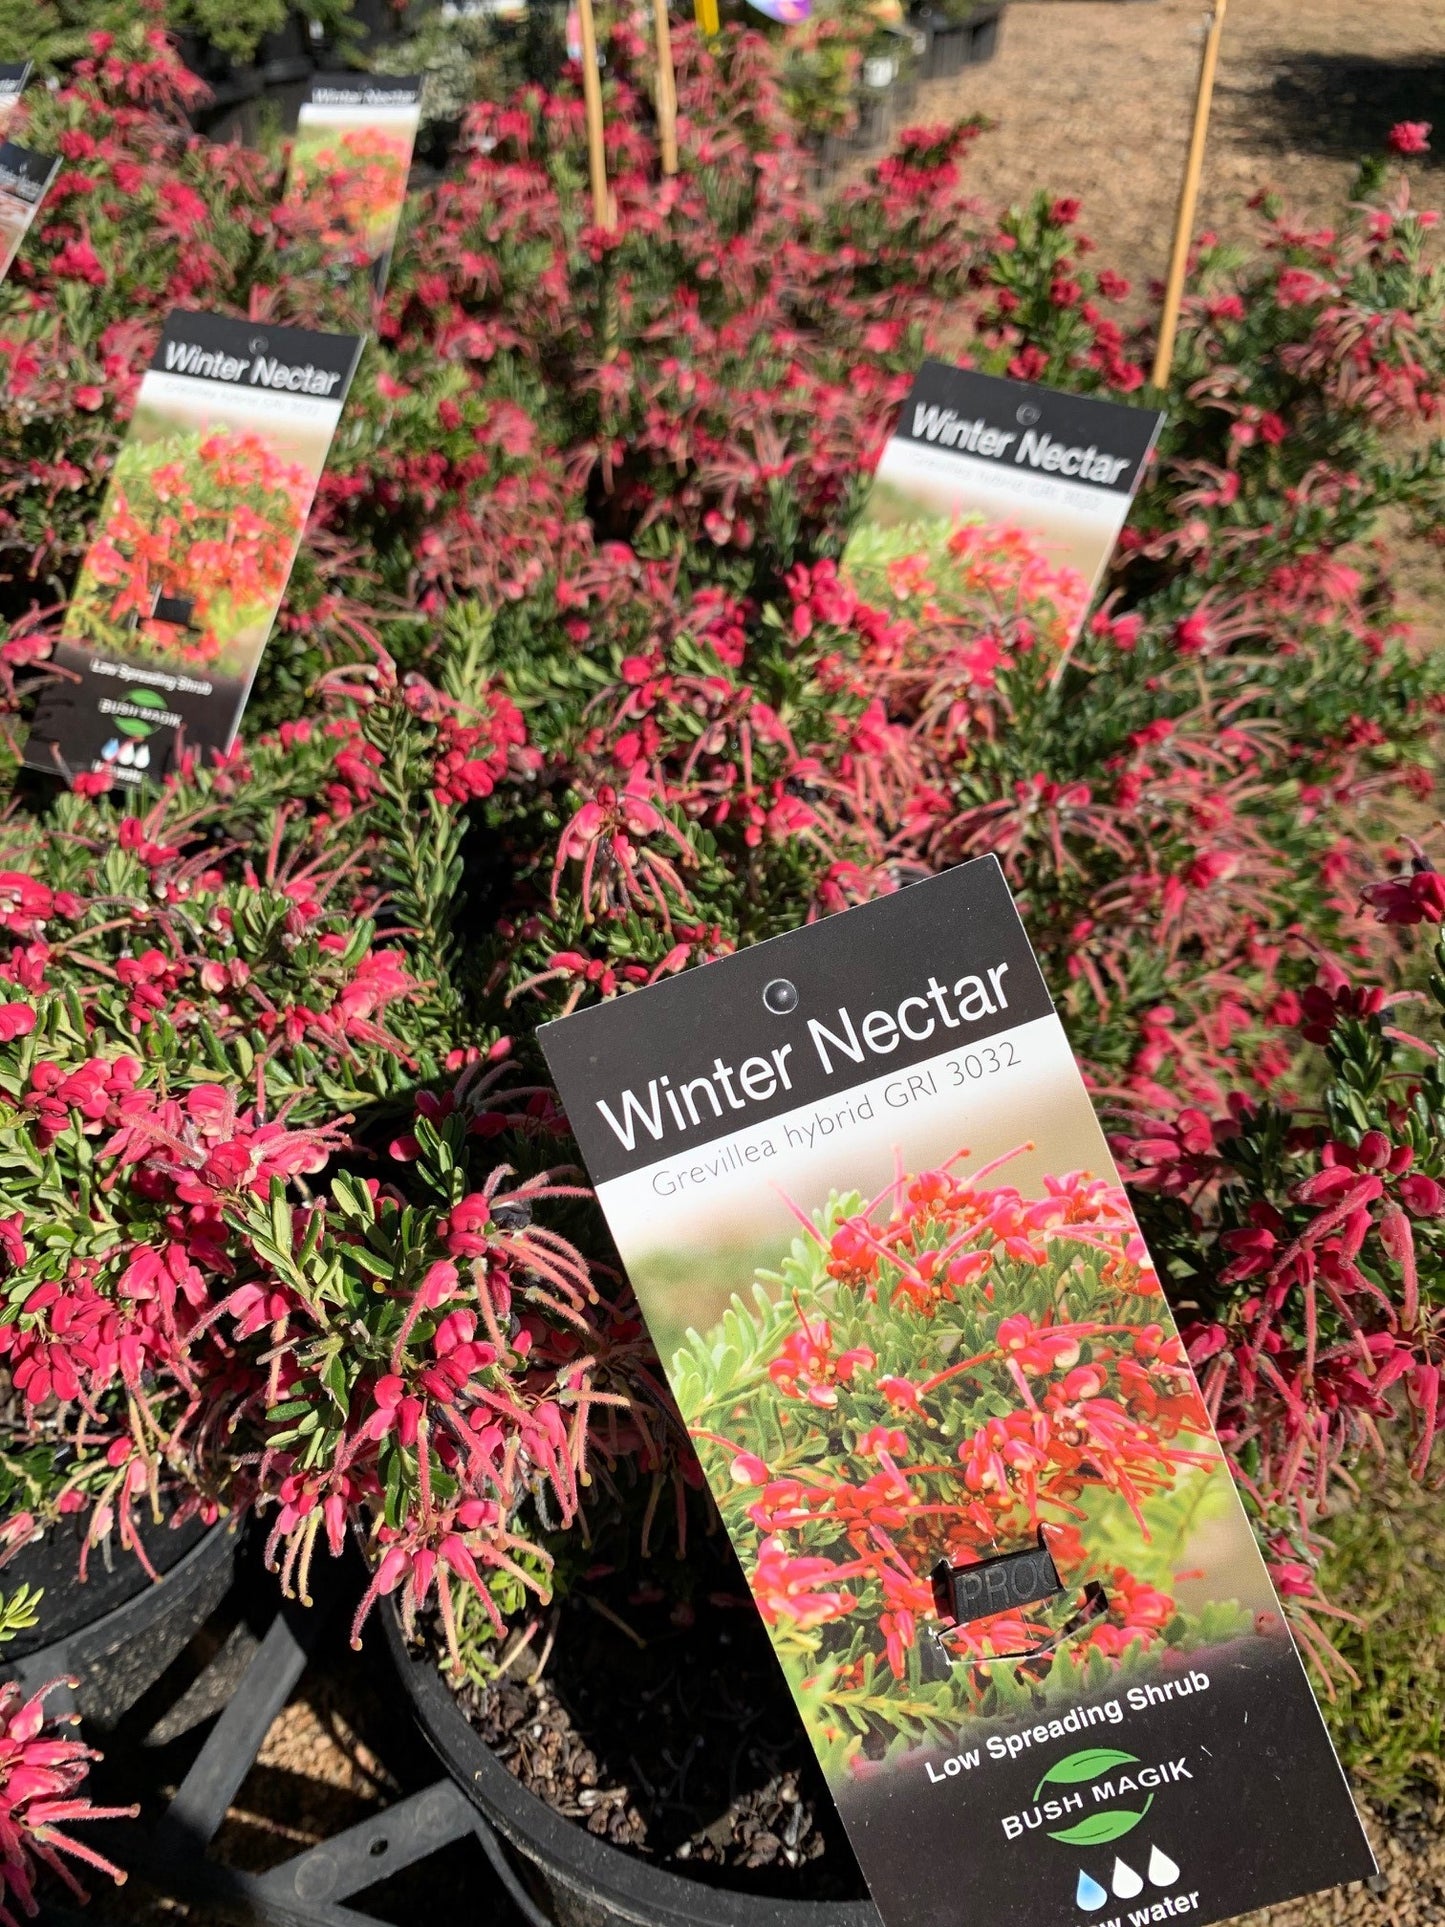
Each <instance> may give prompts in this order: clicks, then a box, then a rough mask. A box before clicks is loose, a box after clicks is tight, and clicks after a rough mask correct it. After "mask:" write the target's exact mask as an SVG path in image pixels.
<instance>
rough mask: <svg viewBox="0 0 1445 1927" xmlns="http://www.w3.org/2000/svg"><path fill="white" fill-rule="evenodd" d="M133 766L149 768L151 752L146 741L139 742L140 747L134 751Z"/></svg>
mask: <svg viewBox="0 0 1445 1927" xmlns="http://www.w3.org/2000/svg"><path fill="white" fill-rule="evenodd" d="M135 766H136V768H137V769H149V768H150V766H151V753H150V747H149V745H148V744H146V743H142V744H141V746H140V748H139V749H138V750H137V751H136V753H135Z"/></svg>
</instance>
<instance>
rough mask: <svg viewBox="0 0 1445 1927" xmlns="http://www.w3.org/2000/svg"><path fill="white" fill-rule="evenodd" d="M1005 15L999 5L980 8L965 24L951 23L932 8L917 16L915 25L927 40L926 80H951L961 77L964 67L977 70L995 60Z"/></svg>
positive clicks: (924, 54)
mask: <svg viewBox="0 0 1445 1927" xmlns="http://www.w3.org/2000/svg"><path fill="white" fill-rule="evenodd" d="M1003 15H1004V9H1003V6H1002V5H1000V6H994V7H979V8H977V9H976V10H975V11H974V12H973V13H971V14H970V15H969V16H968V18H967V19H966V20H953V19H950V18H949V16H948V15H947V14H943V13H938V12H936V11H934V10H933V9H932V8H927V9H925V10H924V11H923V12H922V13H921V14H919V15H918V16H916V24H917V25H918V26H920V27H921V28H922V29H923V32H924V34H925V36H926V44H925V46H924V50H923V63H922V69H921V71H922V77H923V79H925V80H948V79H951V78H952V77H953V76H954V75H955V74H961V73H962V72H963V70H964V68H965V67H977V66H979V65H981V64H982V63H983V62H984V61H985V60H992V59H993V57H994V55H995V54H996V53H997V52H998V42H999V28H1000V23H1001V22H1002V20H1003Z"/></svg>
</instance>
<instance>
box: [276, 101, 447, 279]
mask: <svg viewBox="0 0 1445 1927" xmlns="http://www.w3.org/2000/svg"><path fill="white" fill-rule="evenodd" d="M420 124H421V76H420V75H419V74H406V75H400V74H356V73H338V74H318V75H317V76H316V78H315V79H314V80H313V81H312V83H311V88H310V91H309V93H308V94H307V96H306V99H305V100H304V101H303V102H302V104H301V111H300V113H299V114H298V115H297V119H296V138H295V140H294V141H293V143H292V146H291V160H290V165H289V166H288V168H287V170H286V187H285V191H284V193H283V195H282V200H283V203H284V204H286V205H288V206H291V207H305V208H306V209H307V210H308V211H309V212H313V213H316V214H318V215H319V216H320V218H321V220H322V221H323V223H324V224H325V230H326V232H327V234H328V235H329V236H330V237H332V238H334V240H335V242H336V244H337V246H338V248H340V249H341V250H342V251H343V252H345V253H346V254H349V255H350V256H351V257H352V258H353V259H354V261H355V262H356V265H357V266H358V267H365V268H366V269H367V270H368V272H369V273H370V275H371V279H372V283H373V286H374V287H375V289H376V292H377V293H378V294H380V293H382V291H383V290H384V289H385V287H386V277H387V275H388V273H389V272H390V270H391V251H392V248H393V247H394V246H395V243H396V230H397V227H398V225H399V224H400V221H401V210H402V207H403V206H404V205H405V202H406V183H407V176H408V175H409V174H410V172H411V157H412V150H413V148H414V147H415V146H416V131H417V128H418V127H419V126H420Z"/></svg>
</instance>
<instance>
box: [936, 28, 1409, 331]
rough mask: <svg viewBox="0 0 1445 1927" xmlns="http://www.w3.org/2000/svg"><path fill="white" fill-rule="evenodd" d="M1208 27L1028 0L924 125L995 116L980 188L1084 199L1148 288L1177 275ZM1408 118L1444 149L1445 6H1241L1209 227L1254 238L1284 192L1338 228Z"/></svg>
mask: <svg viewBox="0 0 1445 1927" xmlns="http://www.w3.org/2000/svg"><path fill="white" fill-rule="evenodd" d="M1204 17H1205V15H1204V8H1203V7H1202V6H1201V4H1200V0H1015V3H1014V4H1013V5H1011V6H1010V7H1009V9H1008V12H1007V14H1006V15H1005V17H1004V22H1003V34H1002V41H1001V45H1000V48H999V51H998V54H997V56H996V57H995V58H994V59H993V60H992V61H991V62H989V63H988V64H987V65H985V66H982V67H974V68H969V69H966V70H965V71H964V72H963V73H962V74H961V75H960V76H959V77H958V78H957V79H955V80H949V81H935V82H931V83H930V84H928V85H927V86H926V87H924V88H923V89H922V92H921V96H920V101H919V107H918V110H917V112H916V114H915V116H914V117H915V118H916V119H920V120H922V119H927V120H942V119H952V118H954V117H955V116H960V117H961V116H964V115H968V114H982V115H984V116H986V117H987V118H988V120H989V121H990V122H992V123H993V125H992V127H991V130H990V131H989V133H988V134H987V135H986V136H985V137H984V139H983V140H981V141H980V142H979V144H978V147H977V148H976V150H975V153H974V156H973V159H972V161H971V163H970V168H969V184H970V187H971V188H972V190H973V191H974V192H976V193H978V194H980V195H981V196H982V197H983V199H984V200H985V202H987V203H989V204H994V203H997V202H1009V201H1016V200H1021V199H1024V198H1026V197H1027V196H1028V195H1030V194H1031V193H1033V192H1034V191H1035V190H1036V189H1037V188H1039V187H1049V188H1052V189H1053V190H1055V191H1057V192H1060V193H1063V192H1067V193H1070V194H1077V195H1079V196H1080V197H1081V198H1082V199H1083V203H1084V212H1083V217H1082V222H1081V225H1082V226H1083V228H1084V230H1085V231H1086V232H1087V233H1089V234H1091V235H1092V236H1093V238H1094V239H1095V240H1096V241H1098V243H1099V244H1100V247H1101V250H1102V258H1103V259H1105V260H1107V261H1108V262H1109V263H1110V264H1111V265H1112V266H1114V267H1116V268H1118V269H1120V270H1121V271H1122V272H1123V273H1125V274H1127V275H1129V276H1130V278H1131V279H1132V280H1133V281H1134V282H1135V284H1136V286H1137V287H1138V288H1139V290H1140V291H1141V293H1143V292H1145V291H1146V289H1147V284H1148V282H1149V280H1150V279H1151V278H1162V277H1163V275H1164V273H1165V270H1166V268H1167V266H1168V259H1169V244H1170V237H1171V234H1172V231H1173V223H1174V213H1175V208H1176V205H1177V201H1178V194H1179V181H1180V176H1181V174H1182V172H1183V166H1184V153H1185V147H1186V144H1187V141H1188V138H1189V123H1190V115H1191V112H1192V106H1193V99H1194V88H1195V82H1196V80H1197V78H1198V72H1199V56H1200V49H1201V46H1202V42H1203V37H1204ZM1397 120H1433V121H1434V123H1435V126H1436V129H1437V134H1438V139H1437V141H1436V146H1437V149H1440V150H1442V151H1445V4H1442V0H1391V4H1390V5H1389V6H1385V7H1369V8H1367V7H1365V6H1364V5H1363V4H1362V0H1231V4H1230V7H1229V12H1228V15H1227V17H1226V21H1225V28H1224V38H1223V42H1222V44H1221V49H1220V63H1219V78H1218V83H1217V86H1216V90H1215V101H1214V115H1213V119H1212V121H1211V127H1210V145H1209V150H1208V154H1207V158H1206V164H1205V172H1204V179H1203V184H1202V192H1201V196H1200V204H1199V225H1200V226H1201V227H1205V226H1208V227H1212V228H1214V229H1215V230H1216V231H1217V232H1219V233H1220V234H1222V235H1224V236H1225V237H1226V238H1228V239H1243V238H1244V237H1245V236H1247V235H1248V234H1249V232H1250V229H1251V217H1250V216H1249V215H1248V213H1247V212H1246V210H1245V205H1244V204H1245V202H1246V201H1247V200H1248V198H1249V197H1250V196H1251V195H1252V194H1254V193H1257V192H1258V191H1259V190H1260V189H1261V188H1264V187H1270V186H1274V187H1279V188H1282V189H1283V191H1284V193H1285V198H1286V201H1287V203H1288V205H1289V206H1290V207H1291V208H1292V209H1294V210H1296V211H1297V212H1299V213H1300V214H1301V215H1304V216H1305V217H1307V218H1308V220H1309V222H1310V224H1311V225H1324V224H1327V223H1328V222H1329V221H1330V220H1331V219H1333V218H1335V217H1336V216H1337V214H1338V211H1339V208H1340V206H1341V204H1342V202H1343V200H1344V198H1345V196H1346V194H1347V193H1348V190H1349V185H1350V182H1351V180H1352V179H1353V177H1354V171H1355V165H1356V163H1357V161H1358V158H1359V156H1360V155H1361V154H1362V153H1363V152H1365V151H1366V150H1367V149H1369V148H1376V149H1378V148H1379V147H1380V146H1381V144H1382V143H1383V140H1384V136H1385V134H1386V133H1387V131H1388V130H1389V128H1390V127H1391V126H1392V125H1393V124H1394V122H1396V121H1397ZM1442 172H1445V166H1442V162H1441V157H1440V154H1439V153H1437V155H1436V156H1434V157H1432V160H1431V161H1430V162H1427V164H1426V165H1425V167H1424V169H1423V172H1422V176H1421V178H1422V181H1423V184H1424V185H1425V186H1427V187H1428V188H1430V189H1433V190H1434V192H1435V194H1436V195H1437V196H1438V194H1439V193H1440V192H1441V191H1442V189H1445V180H1442V178H1441V176H1442Z"/></svg>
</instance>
